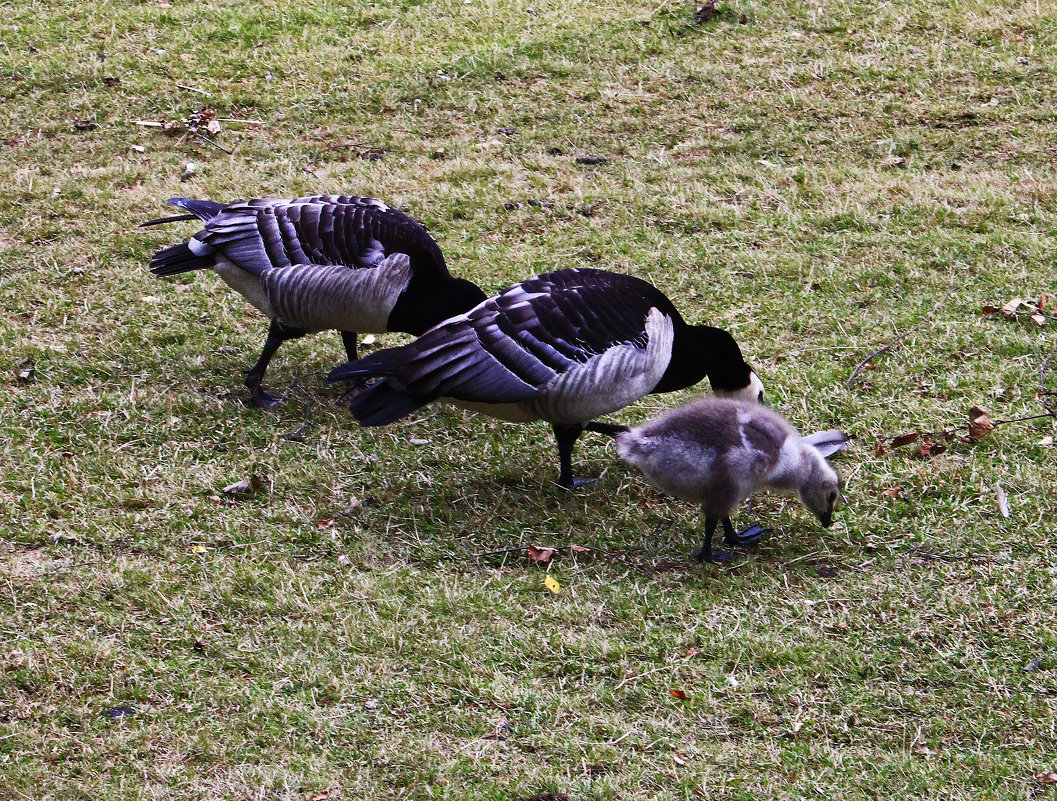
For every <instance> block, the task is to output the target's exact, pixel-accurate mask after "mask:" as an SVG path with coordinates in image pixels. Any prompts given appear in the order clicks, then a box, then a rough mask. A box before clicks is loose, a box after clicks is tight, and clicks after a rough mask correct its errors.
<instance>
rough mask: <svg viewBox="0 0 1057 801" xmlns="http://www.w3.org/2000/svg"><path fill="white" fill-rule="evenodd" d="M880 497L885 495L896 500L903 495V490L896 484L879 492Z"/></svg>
mask: <svg viewBox="0 0 1057 801" xmlns="http://www.w3.org/2000/svg"><path fill="white" fill-rule="evenodd" d="M881 494H882V495H887V496H888V497H889V498H898V497H899V496H900V495H902V494H903V488H902V487H901V486H899V485H898V484H896V485H895V486H894V487H889V488H888V489H883V490H881Z"/></svg>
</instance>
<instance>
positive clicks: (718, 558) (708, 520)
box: [694, 517, 734, 563]
mask: <svg viewBox="0 0 1057 801" xmlns="http://www.w3.org/2000/svg"><path fill="white" fill-rule="evenodd" d="M726 522H727V521H724V523H726ZM717 525H719V520H717V519H716V518H714V517H705V541H704V542H703V543H702V544H701V548H700V550H698V551H696V552H695V553H694V558H695V559H696V560H697V561H698V562H721V563H725V562H730V561H733V559H734V554H733V553H731V552H730V551H713V550H712V535H713V534H715V533H716V526H717ZM723 527H724V528H726V525H724V526H723Z"/></svg>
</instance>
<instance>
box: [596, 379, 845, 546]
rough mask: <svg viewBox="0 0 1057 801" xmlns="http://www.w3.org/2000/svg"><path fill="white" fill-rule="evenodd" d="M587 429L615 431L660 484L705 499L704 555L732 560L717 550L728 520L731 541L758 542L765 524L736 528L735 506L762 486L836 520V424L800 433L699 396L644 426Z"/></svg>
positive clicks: (840, 442)
mask: <svg viewBox="0 0 1057 801" xmlns="http://www.w3.org/2000/svg"><path fill="white" fill-rule="evenodd" d="M586 427H587V429H588V430H591V431H597V432H599V433H603V434H609V435H610V436H612V437H614V438H615V440H616V445H617V452H618V453H619V454H620V456H621V458H622V459H624V461H626V462H627V463H628V464H630V465H632V466H633V467H636V468H638V469H639V470H641V471H642V473H643V474H644V475H645V476H646V478H647V479H649V480H650V482H652V483H653V484H654V485H656V486H657V487H658V488H659V489H662V490H664V491H665V492H667V493H669V494H671V495H674V496H675V497H677V498H682V499H683V500H687V501H693V502H694V503H698V504H700V505H701V511H702V513H703V514H704V517H705V540H704V543H703V544H702V546H701V549H700V550H699V551H697V552H696V554H695V556H696V557H697V560H698V561H699V562H729V561H730V560H731V558H732V554H731V552H730V551H713V550H712V535H713V534H714V533H715V530H716V526H717V525H718V524H719V523H720V522H722V523H723V541H724V542H725V543H726V544H727V545H737V546H748V545H755V544H756V543H757V542H759V540H760V538H761V537H762V536H763V533H764V532H765V531H766V529H763V528H761V527H760V526H752V527H750V528H748V529H745V530H744V531H741V532H736V531H735V530H734V526H733V525H732V524H731V522H730V513H731V512H732V511H733V510H734V508H735V507H736V506H737V505H738V504H739V503H741V501H743V500H744V499H745V498H747V497H749V496H750V495H752V494H753V493H755V492H756V491H757V490H759V489H763V488H771V489H775V490H779V491H785V492H796V493H798V494H799V495H800V500H801V501H802V502H803V504H804V506H806V507H807V508H808V509H810V510H811V511H812V512H813V513H814V515H815V516H816V517H817V518H818V519H819V522H820V523H821V524H822V525H823V527H825V528H828V527H829V526H830V525H831V524H832V522H833V505H834V503H836V500H837V497H838V496H839V494H840V479H839V478H838V476H837V473H836V471H835V470H834V469H833V468H832V467H831V466H830V465H829V463H828V462H827V461H826V456H828V455H830V454H832V453H834V452H836V451H837V450H840V449H841V448H842V447H844V445H845V444H846V438H845V437H844V435H843V434H842V433H841V432H839V431H821V432H818V433H817V434H811V435H809V436H806V437H801V436H800V435H799V434H798V433H797V431H796V429H795V428H793V426H792V425H790V424H789V422H788V421H787V420H786V419H785V418H783V417H782V416H781V415H779V414H778V413H777V412H775V411H773V410H771V409H769V408H767V407H766V406H763V405H760V404H749V403H745V402H743V401H737V400H732V399H729V398H702V399H701V400H698V401H697V402H695V403H690V404H687V405H685V406H680V407H677V408H675V409H673V410H671V411H669V412H667V413H666V414H663V415H661V416H660V417H657V418H654V419H653V420H650V421H648V422H646V423H643V424H642V425H640V426H635V427H633V428H629V427H627V426H620V425H612V424H607V423H598V422H594V421H592V422H591V423H588V425H587V426H586Z"/></svg>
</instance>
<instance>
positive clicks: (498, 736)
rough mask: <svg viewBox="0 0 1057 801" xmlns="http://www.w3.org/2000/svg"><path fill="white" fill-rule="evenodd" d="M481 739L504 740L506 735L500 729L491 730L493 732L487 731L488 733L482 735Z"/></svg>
mask: <svg viewBox="0 0 1057 801" xmlns="http://www.w3.org/2000/svg"><path fill="white" fill-rule="evenodd" d="M481 739H482V740H495V741H497V742H504V741H505V740H506V735H505V734H503V732H501V731H493V732H489V733H488V734H485V735H482V736H481Z"/></svg>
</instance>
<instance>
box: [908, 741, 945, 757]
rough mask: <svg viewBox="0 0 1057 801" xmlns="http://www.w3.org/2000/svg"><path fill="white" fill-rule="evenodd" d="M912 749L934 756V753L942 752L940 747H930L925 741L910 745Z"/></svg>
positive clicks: (915, 751)
mask: <svg viewBox="0 0 1057 801" xmlns="http://www.w3.org/2000/svg"><path fill="white" fill-rule="evenodd" d="M910 750H911V751H913V752H914V753H915V754H921V755H922V756H933V755H934V754H938V753H939V752H940V749H938V748H929V747H928V746H927V745H925V744H924V743H914V744H913V745H912V746H910Z"/></svg>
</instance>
